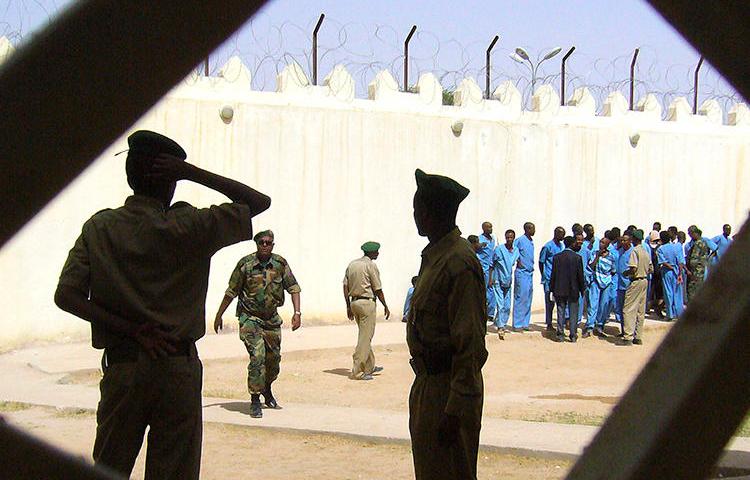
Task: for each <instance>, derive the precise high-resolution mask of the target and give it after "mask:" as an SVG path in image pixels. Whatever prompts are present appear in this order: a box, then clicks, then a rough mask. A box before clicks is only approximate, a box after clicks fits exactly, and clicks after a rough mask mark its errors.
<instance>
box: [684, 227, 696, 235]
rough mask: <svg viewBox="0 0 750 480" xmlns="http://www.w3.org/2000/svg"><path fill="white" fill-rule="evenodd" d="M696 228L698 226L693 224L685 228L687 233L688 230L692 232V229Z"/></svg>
mask: <svg viewBox="0 0 750 480" xmlns="http://www.w3.org/2000/svg"><path fill="white" fill-rule="evenodd" d="M696 228H698V227H697V226H695V225H690V226H689V227H688V228H687V231H688V235H690V232H692V231H693V230H695V229H696Z"/></svg>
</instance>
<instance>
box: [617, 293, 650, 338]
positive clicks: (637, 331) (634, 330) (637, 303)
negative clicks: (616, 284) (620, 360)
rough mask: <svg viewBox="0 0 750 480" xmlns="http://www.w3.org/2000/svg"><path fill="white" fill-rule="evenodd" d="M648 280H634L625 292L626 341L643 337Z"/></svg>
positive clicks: (623, 310)
mask: <svg viewBox="0 0 750 480" xmlns="http://www.w3.org/2000/svg"><path fill="white" fill-rule="evenodd" d="M647 291H648V280H646V279H645V278H643V279H639V280H633V281H632V282H630V286H629V287H628V289H627V290H626V291H625V302H624V306H623V309H622V313H623V323H624V329H625V337H624V338H625V340H633V339H636V338H637V339H640V338H641V337H643V320H644V318H645V316H646V293H647Z"/></svg>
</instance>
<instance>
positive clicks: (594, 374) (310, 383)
mask: <svg viewBox="0 0 750 480" xmlns="http://www.w3.org/2000/svg"><path fill="white" fill-rule="evenodd" d="M613 331H614V330H613ZM667 331H668V330H667V329H666V328H665V329H660V330H649V331H647V332H646V337H645V345H643V346H633V347H618V346H615V345H613V343H611V341H608V340H601V339H599V338H596V337H590V338H587V339H579V341H578V343H575V344H573V343H564V344H560V343H556V342H553V341H551V340H550V339H548V338H545V337H544V336H541V335H540V334H539V333H538V332H532V333H513V334H510V335H506V340H504V341H500V340H498V338H497V336H495V335H488V336H487V342H486V343H487V349H488V351H489V358H488V360H487V363H486V364H485V367H484V369H483V373H484V382H485V404H484V414H485V415H487V416H491V417H497V418H508V419H519V420H543V421H554V422H558V423H585V424H598V423H599V422H600V421H601V418H602V417H603V416H606V415H607V414H608V413H609V411H610V410H611V409H612V407H613V406H614V404H615V403H616V402H617V400H618V399H619V397H620V395H622V394H623V393H624V391H625V390H626V389H627V387H628V386H629V385H630V383H631V382H632V380H633V379H634V377H635V375H636V374H637V373H638V371H639V370H640V369H641V368H642V366H643V365H644V363H645V362H646V360H648V358H649V357H650V356H651V354H652V353H653V351H654V349H655V348H656V347H657V346H658V344H659V342H660V341H661V339H662V338H663V336H664V335H665V334H666V333H667ZM545 334H546V332H545ZM238 341H239V340H238ZM351 354H352V349H351V348H339V349H327V350H307V351H299V352H291V353H287V354H285V355H284V357H283V359H282V364H281V375H280V377H279V379H278V381H277V382H276V383H275V384H274V392H275V394H276V397H277V398H278V400H279V402H280V403H283V401H289V402H294V403H311V404H320V405H337V406H355V407H366V408H376V409H388V410H399V411H406V410H407V409H408V406H407V405H408V395H409V386H410V385H411V382H412V380H413V378H414V376H413V373H412V371H411V369H410V368H409V365H408V358H409V355H408V351H407V348H406V346H405V345H391V346H384V347H376V348H375V358H376V363H377V364H378V365H382V366H383V367H385V370H384V371H383V372H382V374H380V375H378V376H377V377H376V379H375V380H373V381H369V382H363V381H353V380H349V379H348V374H349V370H350V368H351ZM246 368H247V360H246V359H244V358H238V359H231V360H218V361H210V362H205V370H204V387H203V389H204V395H205V396H209V397H223V398H237V399H247V398H248V396H247V390H246V375H247V374H246Z"/></svg>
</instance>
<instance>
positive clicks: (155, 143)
mask: <svg viewBox="0 0 750 480" xmlns="http://www.w3.org/2000/svg"><path fill="white" fill-rule="evenodd" d="M128 147H129V153H134V154H139V155H145V156H147V157H156V156H158V155H159V154H162V153H168V154H170V155H174V156H175V157H177V158H179V159H181V160H185V159H186V158H187V154H186V153H185V150H183V148H182V147H181V146H180V145H179V144H178V143H177V142H175V141H174V140H172V139H171V138H169V137H165V136H164V135H161V134H158V133H156V132H152V131H150V130H138V131H137V132H135V133H133V134H132V135H130V136H129V137H128Z"/></svg>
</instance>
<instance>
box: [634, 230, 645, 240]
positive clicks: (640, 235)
mask: <svg viewBox="0 0 750 480" xmlns="http://www.w3.org/2000/svg"><path fill="white" fill-rule="evenodd" d="M633 237H634V238H637V239H638V240H643V230H641V229H640V228H639V229H638V230H636V231H635V232H633Z"/></svg>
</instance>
